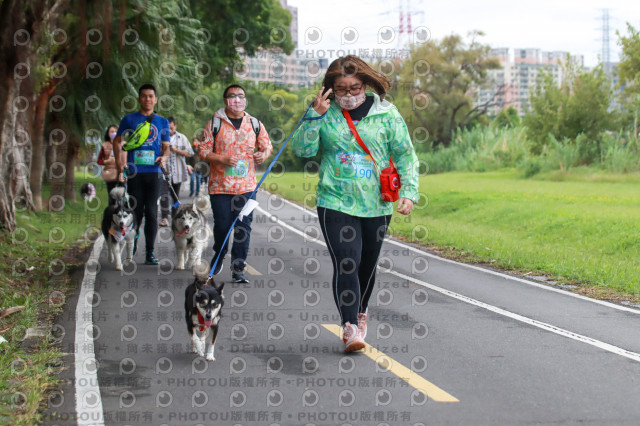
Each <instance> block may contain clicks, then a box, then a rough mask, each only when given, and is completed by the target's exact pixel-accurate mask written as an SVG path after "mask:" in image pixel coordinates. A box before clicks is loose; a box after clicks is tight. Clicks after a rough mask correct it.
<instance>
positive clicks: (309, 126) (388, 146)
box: [292, 55, 419, 352]
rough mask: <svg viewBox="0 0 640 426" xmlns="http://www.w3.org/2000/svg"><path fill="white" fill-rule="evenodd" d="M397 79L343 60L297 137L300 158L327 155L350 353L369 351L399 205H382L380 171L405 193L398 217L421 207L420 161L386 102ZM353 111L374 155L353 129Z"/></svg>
mask: <svg viewBox="0 0 640 426" xmlns="http://www.w3.org/2000/svg"><path fill="white" fill-rule="evenodd" d="M390 85H391V84H390V82H389V80H388V79H387V78H386V77H385V76H384V75H382V74H380V73H379V72H377V71H375V70H374V69H372V68H371V67H370V66H369V65H368V64H366V63H365V62H364V61H363V60H361V59H360V58H358V57H356V56H352V55H349V56H345V57H341V58H338V59H336V60H335V61H333V62H332V63H331V65H330V66H329V68H328V70H327V73H326V75H325V77H324V80H323V87H322V89H321V90H320V92H319V93H318V96H317V97H316V99H315V100H314V103H313V108H312V109H310V110H309V116H310V117H312V118H318V117H319V118H318V119H315V120H308V121H304V122H303V124H302V126H301V127H300V128H299V129H298V130H297V131H296V133H295V134H294V136H293V139H292V144H293V150H294V153H295V154H296V155H297V156H299V157H313V156H314V155H316V154H317V152H318V150H320V152H321V155H322V162H321V165H320V175H319V177H320V181H319V182H318V190H317V195H316V205H317V208H318V219H319V223H320V227H321V229H322V233H323V235H324V238H325V241H326V243H327V247H328V249H329V254H330V257H331V261H332V263H333V269H334V273H333V282H332V288H333V295H334V300H335V303H336V305H337V307H338V311H339V312H340V318H341V323H342V326H343V341H344V343H345V352H351V351H354V350H359V349H362V348H364V346H365V343H364V338H365V336H366V333H367V314H368V310H367V307H368V302H369V298H370V297H371V293H372V291H373V286H374V283H375V273H376V264H377V262H378V256H379V255H380V249H381V247H382V242H383V239H384V235H385V233H386V231H387V227H388V225H389V221H390V220H391V215H392V213H393V203H391V202H386V201H383V200H382V196H381V189H380V176H379V170H382V169H385V168H387V167H388V166H389V165H390V162H389V158H390V157H391V159H392V160H393V163H394V164H395V165H396V167H397V169H398V172H399V174H400V181H401V183H402V187H401V189H400V199H399V200H398V207H397V210H398V213H401V214H405V215H407V214H409V213H411V210H412V208H413V204H414V203H415V202H416V201H417V200H418V196H419V195H418V159H417V157H416V154H415V151H414V149H413V145H412V143H411V139H410V137H409V132H408V130H407V126H406V124H405V122H404V120H403V119H402V116H400V113H399V112H398V110H397V108H396V107H395V106H393V105H392V104H390V103H389V102H387V101H385V100H384V97H385V95H386V92H387V90H388V88H389V87H390ZM343 109H344V110H347V111H348V113H349V115H350V117H351V119H352V120H353V123H354V124H355V125H356V127H355V128H356V129H357V132H358V134H359V135H360V137H361V139H362V141H363V142H364V144H365V145H366V146H367V147H368V149H369V151H370V152H371V155H372V156H373V160H374V161H375V163H374V161H372V159H371V156H369V155H368V154H367V153H366V152H365V151H364V150H363V148H361V147H360V145H359V144H358V142H357V141H356V138H355V137H354V135H353V134H352V132H351V130H350V129H349V125H348V123H347V120H346V119H345V116H344V115H343Z"/></svg>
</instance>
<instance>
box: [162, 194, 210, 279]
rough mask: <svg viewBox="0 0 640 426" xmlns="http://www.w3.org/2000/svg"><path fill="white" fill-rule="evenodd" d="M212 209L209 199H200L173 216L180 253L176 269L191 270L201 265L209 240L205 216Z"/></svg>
mask: <svg viewBox="0 0 640 426" xmlns="http://www.w3.org/2000/svg"><path fill="white" fill-rule="evenodd" d="M210 209H211V204H210V202H209V198H207V197H206V196H205V197H199V198H197V199H196V200H195V202H194V203H193V204H182V205H180V206H179V207H178V208H177V209H176V210H175V211H174V212H173V214H172V215H171V231H172V232H173V242H174V243H175V244H176V252H177V253H178V265H177V266H176V269H184V268H185V266H186V267H187V268H191V267H192V266H194V265H197V264H199V263H200V259H201V258H202V251H203V250H204V248H205V247H206V245H207V241H208V240H209V233H210V230H209V228H208V227H207V220H206V218H205V214H206V213H207V211H209V210H210Z"/></svg>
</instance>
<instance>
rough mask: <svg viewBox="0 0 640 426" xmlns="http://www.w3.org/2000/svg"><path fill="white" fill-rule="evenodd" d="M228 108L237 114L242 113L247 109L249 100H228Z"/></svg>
mask: <svg viewBox="0 0 640 426" xmlns="http://www.w3.org/2000/svg"><path fill="white" fill-rule="evenodd" d="M227 106H228V107H229V109H230V110H231V111H233V112H234V113H236V114H239V113H241V112H242V111H244V110H245V108H246V107H247V99H246V98H245V99H240V98H227Z"/></svg>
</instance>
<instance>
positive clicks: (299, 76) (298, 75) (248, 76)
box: [235, 0, 328, 88]
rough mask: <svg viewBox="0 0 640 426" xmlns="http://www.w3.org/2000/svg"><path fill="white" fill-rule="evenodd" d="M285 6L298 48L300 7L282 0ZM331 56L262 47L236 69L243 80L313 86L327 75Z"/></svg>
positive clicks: (293, 85)
mask: <svg viewBox="0 0 640 426" xmlns="http://www.w3.org/2000/svg"><path fill="white" fill-rule="evenodd" d="M280 4H281V5H282V7H283V8H285V9H287V10H288V11H289V12H290V13H291V24H290V25H289V32H290V33H291V40H292V42H293V46H294V48H296V47H298V8H297V7H294V6H289V5H288V4H287V0H280ZM327 67H328V61H327V59H318V58H315V59H314V58H304V57H301V56H299V55H285V54H284V53H282V51H279V50H278V49H269V50H259V51H258V52H257V53H256V56H254V57H245V59H244V67H243V69H241V70H236V72H235V75H236V77H237V78H238V79H239V80H251V81H253V82H255V83H274V84H278V85H282V86H287V87H290V88H300V87H309V86H311V85H313V84H314V83H315V82H316V81H318V80H319V79H320V78H322V76H323V75H324V72H325V71H326V69H327Z"/></svg>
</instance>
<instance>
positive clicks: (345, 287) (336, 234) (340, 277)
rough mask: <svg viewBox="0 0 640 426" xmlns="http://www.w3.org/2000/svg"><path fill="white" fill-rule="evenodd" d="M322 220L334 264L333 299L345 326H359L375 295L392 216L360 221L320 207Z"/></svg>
mask: <svg viewBox="0 0 640 426" xmlns="http://www.w3.org/2000/svg"><path fill="white" fill-rule="evenodd" d="M318 220H319V222H320V229H322V235H324V239H325V241H326V242H327V248H328V249H329V256H331V262H332V263H333V285H332V288H333V298H334V301H335V303H336V306H337V307H338V311H339V312H340V318H341V322H342V324H343V325H344V324H345V323H347V322H349V323H351V324H358V313H363V312H365V311H366V310H367V306H368V305H369V298H370V297H371V293H372V292H373V285H374V283H375V280H376V265H377V263H378V256H379V255H380V249H381V248H382V242H383V240H384V235H385V233H386V232H387V227H388V226H389V221H390V220H391V215H389V216H377V217H358V216H351V215H348V214H346V213H342V212H339V211H336V210H330V209H326V208H324V207H318Z"/></svg>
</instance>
